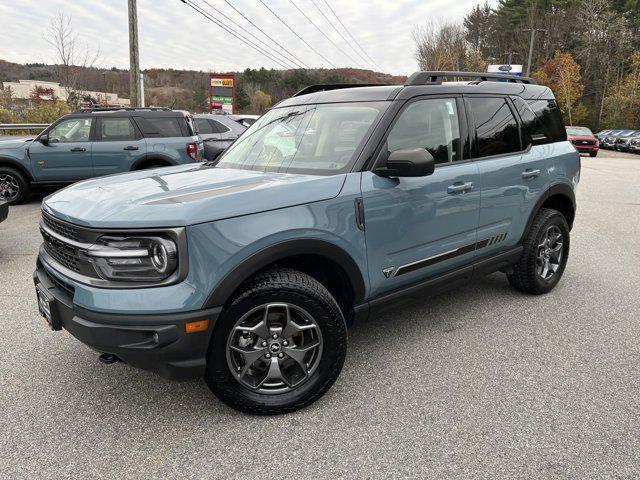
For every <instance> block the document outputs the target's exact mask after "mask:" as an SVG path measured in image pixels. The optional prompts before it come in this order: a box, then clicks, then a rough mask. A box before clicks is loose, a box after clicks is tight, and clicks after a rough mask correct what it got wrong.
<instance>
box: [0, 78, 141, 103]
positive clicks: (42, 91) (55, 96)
mask: <svg viewBox="0 0 640 480" xmlns="http://www.w3.org/2000/svg"><path fill="white" fill-rule="evenodd" d="M0 85H2V87H4V88H10V89H11V98H12V100H13V101H14V103H15V105H16V107H17V108H20V107H29V106H31V104H32V103H33V101H34V98H35V97H36V96H37V97H38V98H40V99H41V100H45V101H46V100H62V101H65V102H66V101H67V100H68V98H67V96H68V92H67V89H66V88H64V86H62V85H60V84H59V83H58V82H43V81H41V80H18V81H17V82H2V83H1V84H0ZM74 93H75V94H76V96H77V97H78V100H79V102H80V103H83V104H98V105H102V106H113V107H128V106H130V105H131V102H130V101H129V99H128V98H120V97H118V94H117V93H111V92H94V91H90V90H86V91H85V90H82V91H77V92H74ZM87 106H89V105H87Z"/></svg>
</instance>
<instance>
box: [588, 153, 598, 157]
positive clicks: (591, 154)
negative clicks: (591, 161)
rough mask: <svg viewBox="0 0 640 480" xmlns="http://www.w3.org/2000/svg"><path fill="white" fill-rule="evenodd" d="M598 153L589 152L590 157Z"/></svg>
mask: <svg viewBox="0 0 640 480" xmlns="http://www.w3.org/2000/svg"><path fill="white" fill-rule="evenodd" d="M597 155H598V152H589V156H590V157H595V156H597Z"/></svg>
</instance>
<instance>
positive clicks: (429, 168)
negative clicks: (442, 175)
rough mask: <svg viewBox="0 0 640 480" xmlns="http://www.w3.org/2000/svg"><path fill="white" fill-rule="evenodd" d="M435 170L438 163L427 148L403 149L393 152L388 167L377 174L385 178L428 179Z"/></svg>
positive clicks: (380, 169)
mask: <svg viewBox="0 0 640 480" xmlns="http://www.w3.org/2000/svg"><path fill="white" fill-rule="evenodd" d="M435 168H436V162H435V160H434V159H433V156H432V155H431V154H430V153H429V152H428V151H427V149H426V148H403V149H400V150H394V151H393V152H391V153H390V154H389V157H388V158H387V165H386V167H384V168H379V169H377V170H376V173H377V174H378V175H382V176H383V177H426V176H427V175H431V174H432V173H433V171H434V170H435Z"/></svg>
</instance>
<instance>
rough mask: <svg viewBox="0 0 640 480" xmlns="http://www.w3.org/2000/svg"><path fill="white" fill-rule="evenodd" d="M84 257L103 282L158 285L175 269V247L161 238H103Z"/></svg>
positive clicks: (173, 243) (171, 241)
mask: <svg viewBox="0 0 640 480" xmlns="http://www.w3.org/2000/svg"><path fill="white" fill-rule="evenodd" d="M84 253H85V255H86V256H87V259H88V260H89V261H90V262H91V263H92V264H93V266H94V267H95V269H96V272H97V273H98V275H100V277H101V278H103V279H105V280H121V281H130V282H148V281H161V280H164V279H165V278H167V277H169V276H170V275H171V274H172V273H173V272H175V271H176V269H177V267H178V247H177V246H176V244H175V242H174V241H173V240H171V239H169V238H167V237H163V236H149V237H147V236H131V237H116V236H104V237H101V238H100V239H98V241H97V242H96V243H95V244H94V245H92V246H91V248H89V249H88V250H86V251H85V252H84Z"/></svg>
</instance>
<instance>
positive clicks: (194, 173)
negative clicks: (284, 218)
mask: <svg viewBox="0 0 640 480" xmlns="http://www.w3.org/2000/svg"><path fill="white" fill-rule="evenodd" d="M345 177H346V175H344V174H340V175H333V176H316V175H299V174H287V173H262V172H256V171H250V170H235V169H223V168H214V167H209V166H205V165H203V164H197V165H193V164H192V165H181V166H178V167H168V168H159V169H154V170H143V171H140V172H133V173H125V174H121V175H111V176H107V177H102V178H98V179H94V180H88V181H84V182H80V183H76V184H75V185H71V186H70V187H67V188H65V189H63V190H60V191H59V192H56V193H54V194H53V195H50V196H49V197H47V198H46V199H45V200H44V201H43V203H42V209H43V210H45V211H47V212H49V213H51V214H53V215H55V216H56V217H58V218H60V219H62V220H66V221H68V222H71V223H75V224H78V225H84V226H89V227H97V228H148V227H179V226H186V225H193V224H197V223H204V222H211V221H214V220H221V219H224V218H231V217H237V216H240V215H247V214H252V213H258V212H264V211H267V210H274V209H278V208H284V207H289V206H293V205H300V204H304V203H310V202H317V201H320V200H328V199H330V198H333V197H335V196H337V195H338V194H339V193H340V190H341V189H342V185H343V184H344V180H345Z"/></svg>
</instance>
